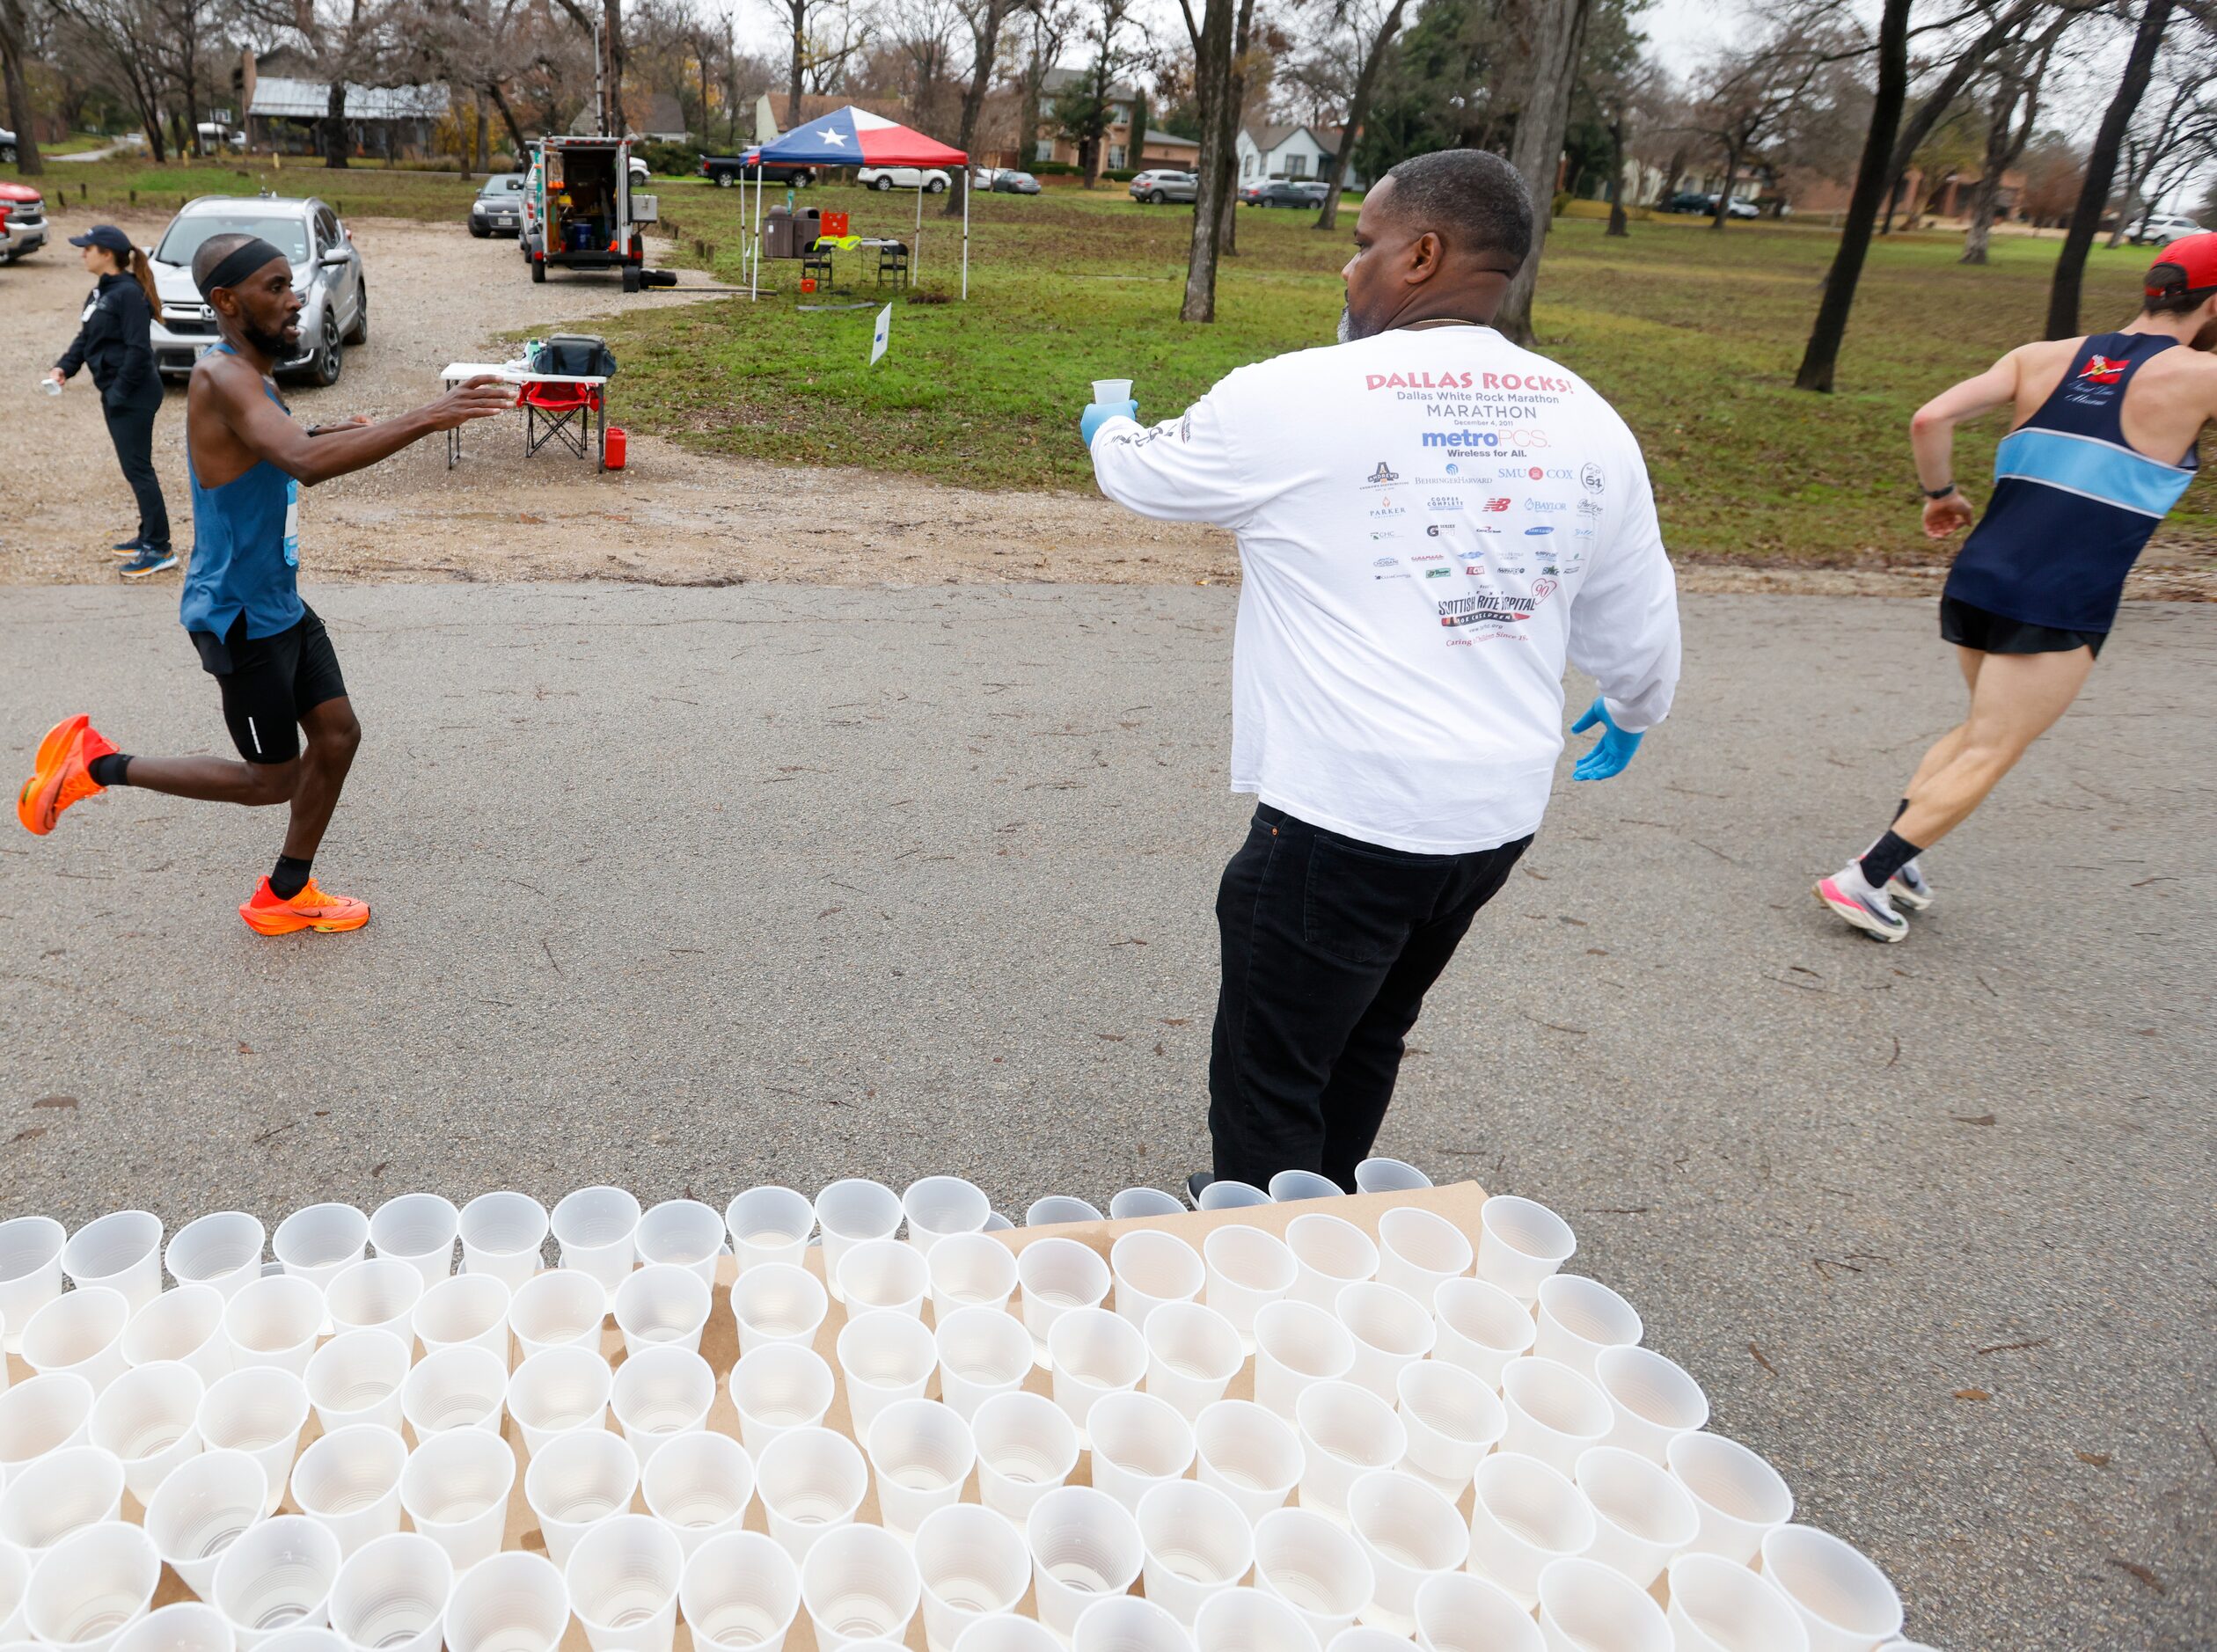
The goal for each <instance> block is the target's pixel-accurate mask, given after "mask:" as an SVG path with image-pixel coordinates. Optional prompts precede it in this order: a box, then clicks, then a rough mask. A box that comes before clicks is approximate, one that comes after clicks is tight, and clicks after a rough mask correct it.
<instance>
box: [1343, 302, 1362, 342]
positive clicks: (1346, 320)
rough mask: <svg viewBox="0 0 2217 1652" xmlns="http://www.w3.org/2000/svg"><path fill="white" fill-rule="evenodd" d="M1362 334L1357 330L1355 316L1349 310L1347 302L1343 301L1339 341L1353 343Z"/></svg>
mask: <svg viewBox="0 0 2217 1652" xmlns="http://www.w3.org/2000/svg"><path fill="white" fill-rule="evenodd" d="M1360 336H1361V335H1360V334H1359V333H1357V332H1356V331H1355V318H1354V317H1353V316H1352V315H1350V313H1349V312H1348V308H1347V306H1346V304H1344V303H1342V304H1341V305H1340V318H1339V341H1340V342H1341V343H1342V344H1352V343H1353V342H1354V341H1355V340H1357V338H1359V337H1360Z"/></svg>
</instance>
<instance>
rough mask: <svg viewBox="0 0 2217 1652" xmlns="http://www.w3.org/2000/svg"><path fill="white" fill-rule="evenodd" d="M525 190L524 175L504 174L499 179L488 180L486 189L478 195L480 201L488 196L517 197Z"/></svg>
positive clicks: (516, 173) (519, 173)
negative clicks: (516, 195)
mask: <svg viewBox="0 0 2217 1652" xmlns="http://www.w3.org/2000/svg"><path fill="white" fill-rule="evenodd" d="M522 193H523V173H521V172H503V173H501V175H500V176H499V177H497V178H488V179H486V180H485V187H484V188H482V189H480V190H479V191H478V195H479V198H480V199H482V198H483V197H485V196H487V195H515V194H522Z"/></svg>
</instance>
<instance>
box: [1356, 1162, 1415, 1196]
mask: <svg viewBox="0 0 2217 1652" xmlns="http://www.w3.org/2000/svg"><path fill="white" fill-rule="evenodd" d="M1431 1185H1432V1179H1431V1178H1430V1176H1427V1175H1426V1174H1425V1173H1423V1171H1421V1170H1419V1169H1417V1168H1416V1166H1414V1165H1410V1164H1405V1163H1403V1162H1402V1161H1401V1160H1400V1159H1365V1160H1364V1161H1363V1162H1362V1163H1361V1164H1359V1165H1357V1166H1355V1191H1356V1192H1357V1193H1418V1192H1421V1191H1423V1189H1424V1188H1429V1187H1430V1186H1431Z"/></svg>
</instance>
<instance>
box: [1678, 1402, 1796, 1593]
mask: <svg viewBox="0 0 2217 1652" xmlns="http://www.w3.org/2000/svg"><path fill="white" fill-rule="evenodd" d="M1663 1456H1664V1462H1665V1465H1666V1466H1668V1467H1669V1469H1670V1471H1671V1478H1672V1479H1673V1480H1676V1481H1678V1483H1679V1485H1681V1486H1683V1487H1685V1488H1686V1489H1687V1491H1689V1492H1691V1493H1692V1494H1693V1496H1694V1508H1695V1509H1698V1510H1699V1511H1700V1513H1701V1528H1700V1530H1699V1531H1696V1532H1695V1533H1694V1541H1693V1544H1692V1546H1691V1549H1692V1552H1693V1553H1696V1554H1716V1555H1721V1556H1723V1558H1724V1559H1725V1560H1728V1561H1732V1562H1733V1563H1734V1564H1735V1565H1738V1566H1751V1565H1752V1564H1753V1563H1754V1561H1755V1556H1756V1553H1757V1552H1758V1551H1759V1550H1760V1549H1761V1547H1762V1546H1763V1539H1764V1538H1765V1537H1767V1536H1768V1535H1769V1534H1770V1532H1771V1531H1774V1530H1775V1529H1776V1528H1777V1527H1779V1526H1782V1525H1784V1524H1786V1523H1787V1522H1788V1521H1789V1520H1791V1519H1792V1518H1793V1517H1794V1493H1793V1489H1792V1488H1790V1487H1789V1486H1788V1485H1787V1484H1786V1481H1785V1480H1784V1479H1783V1478H1782V1476H1781V1475H1780V1474H1779V1472H1778V1471H1777V1470H1776V1469H1774V1468H1773V1467H1772V1466H1770V1465H1769V1464H1768V1463H1767V1462H1765V1461H1764V1460H1763V1459H1762V1458H1760V1457H1759V1456H1758V1455H1757V1454H1756V1453H1755V1452H1753V1451H1750V1450H1749V1449H1748V1448H1747V1447H1746V1446H1745V1445H1742V1444H1740V1443H1739V1442H1738V1440H1728V1439H1726V1438H1725V1437H1724V1436H1723V1435H1721V1434H1708V1433H1695V1434H1681V1435H1679V1436H1678V1438H1676V1439H1674V1440H1672V1442H1671V1443H1670V1444H1669V1445H1668V1446H1666V1447H1665V1448H1664V1453H1663Z"/></svg>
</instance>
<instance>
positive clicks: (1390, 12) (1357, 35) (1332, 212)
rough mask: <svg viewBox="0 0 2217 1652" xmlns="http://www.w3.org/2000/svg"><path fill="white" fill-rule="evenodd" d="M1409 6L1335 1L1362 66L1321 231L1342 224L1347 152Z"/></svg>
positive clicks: (1401, 0) (1329, 181) (1336, 22)
mask: <svg viewBox="0 0 2217 1652" xmlns="http://www.w3.org/2000/svg"><path fill="white" fill-rule="evenodd" d="M1560 3H1561V0H1558V4H1560ZM1577 4H1582V5H1583V4H1586V0H1577ZM1407 10H1408V0H1332V8H1331V17H1332V22H1331V26H1332V30H1333V32H1334V33H1335V34H1336V33H1338V31H1339V30H1341V29H1345V30H1346V31H1348V33H1350V35H1351V36H1352V37H1353V45H1354V47H1355V53H1354V55H1355V56H1356V58H1357V61H1358V62H1361V64H1362V68H1361V69H1358V70H1357V72H1356V76H1355V91H1354V93H1353V95H1352V96H1351V97H1350V98H1349V99H1348V100H1347V119H1346V121H1345V122H1344V123H1343V125H1342V126H1341V128H1340V141H1339V143H1337V144H1336V145H1335V146H1334V149H1333V153H1332V164H1331V166H1330V167H1329V169H1328V170H1327V172H1325V174H1324V204H1323V207H1322V208H1321V210H1320V211H1319V212H1318V213H1317V215H1316V227H1317V228H1318V229H1320V230H1331V229H1333V228H1335V227H1336V226H1337V225H1338V223H1339V206H1340V190H1341V189H1342V187H1343V186H1345V184H1346V182H1347V152H1348V151H1349V150H1351V149H1353V148H1354V147H1355V135H1356V134H1357V132H1360V131H1361V130H1362V129H1363V122H1364V121H1366V120H1368V119H1369V118H1370V106H1371V94H1372V91H1375V90H1376V88H1377V85H1378V69H1379V64H1380V63H1382V62H1384V61H1385V59H1386V53H1387V48H1389V47H1391V46H1392V45H1393V43H1394V35H1396V34H1398V33H1401V15H1402V13H1403V12H1405V11H1407Z"/></svg>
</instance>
